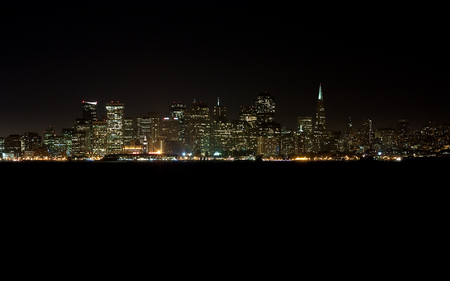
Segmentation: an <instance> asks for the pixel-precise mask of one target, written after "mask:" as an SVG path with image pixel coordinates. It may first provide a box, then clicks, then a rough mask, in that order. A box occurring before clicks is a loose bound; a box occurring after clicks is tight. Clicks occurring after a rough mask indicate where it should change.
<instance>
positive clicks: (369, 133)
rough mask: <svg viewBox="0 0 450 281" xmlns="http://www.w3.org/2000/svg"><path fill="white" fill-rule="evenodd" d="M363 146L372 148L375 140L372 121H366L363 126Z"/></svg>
mask: <svg viewBox="0 0 450 281" xmlns="http://www.w3.org/2000/svg"><path fill="white" fill-rule="evenodd" d="M362 133H363V144H364V145H368V146H370V145H371V144H372V139H373V130H372V120H371V119H364V120H363V124H362Z"/></svg>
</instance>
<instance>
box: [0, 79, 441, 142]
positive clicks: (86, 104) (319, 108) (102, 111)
mask: <svg viewBox="0 0 450 281" xmlns="http://www.w3.org/2000/svg"><path fill="white" fill-rule="evenodd" d="M318 88H319V90H318V95H317V93H316V96H318V98H316V103H317V105H316V107H312V109H315V110H314V114H310V115H311V116H313V115H314V116H315V118H314V122H315V123H314V126H313V129H314V131H316V130H317V126H318V123H317V122H318V121H319V120H320V119H323V120H325V117H324V116H325V113H324V112H325V110H324V106H323V103H324V97H323V96H324V94H323V92H322V83H319V86H318ZM265 93H267V91H265ZM312 96H314V95H312ZM254 97H255V95H253V98H254ZM219 98H220V97H216V98H215V99H216V103H219ZM196 100H197V99H196V98H193V99H192V104H195V103H196ZM278 101H279V100H278ZM114 102H115V103H116V104H117V103H119V101H118V100H117V101H113V100H111V101H109V102H107V101H105V102H104V103H103V104H105V105H106V107H105V108H104V107H100V108H99V107H97V105H98V104H102V103H99V102H98V101H88V100H86V101H85V100H82V101H81V103H82V105H83V112H82V115H81V116H79V117H77V118H81V117H82V118H84V119H92V120H93V121H101V120H106V119H107V107H108V104H110V105H111V104H114ZM199 102H200V101H199ZM201 102H203V103H205V104H214V103H210V102H209V100H208V101H201ZM125 103H127V104H128V102H120V104H121V105H124V104H125ZM174 103H182V104H185V105H186V104H189V102H188V103H186V102H185V101H173V104H174ZM251 104H252V103H250V104H242V105H240V106H239V108H240V107H243V106H249V105H251ZM93 105H95V112H93V113H91V112H89V109H88V108H90V107H91V108H92V106H93ZM171 105H172V103H171V104H169V105H167V106H166V108H165V109H164V110H161V111H159V110H154V108H149V109H148V110H147V111H146V112H158V113H159V114H160V115H161V116H166V115H167V116H168V115H169V111H170V110H171V109H170V106H171ZM222 105H223V106H225V107H226V108H227V110H228V112H230V111H231V112H233V113H234V114H233V115H235V116H233V115H232V116H231V118H230V114H228V117H229V119H233V120H237V119H238V118H239V116H238V115H239V113H238V112H237V111H238V110H239V108H235V109H233V108H229V107H228V106H227V104H226V101H223V99H222ZM327 105H328V104H327ZM328 106H330V105H328ZM331 107H333V105H331ZM72 108H76V109H78V110H79V108H78V106H76V105H75V104H74V105H72V106H71V109H70V110H69V111H72ZM127 109H128V110H130V108H129V107H127ZM312 109H311V110H309V112H310V113H311V112H313V110H312ZM131 111H132V112H136V111H133V110H131ZM322 112H323V116H322V117H321V116H320V115H321V114H322ZM144 113H145V111H144V112H140V113H136V114H133V115H132V114H128V113H127V111H126V112H125V117H128V118H136V117H138V116H139V115H142V114H144ZM211 113H212V112H211ZM91 114H92V115H91ZM327 114H328V113H327ZM306 115H307V114H298V115H297V116H291V117H292V118H291V119H292V120H290V122H288V123H289V124H295V125H294V126H292V127H288V126H285V125H284V124H283V123H281V122H278V123H280V124H281V126H282V127H283V128H286V129H298V118H299V117H301V116H306ZM97 117H98V118H97ZM274 118H276V117H274ZM72 119H73V118H72ZM72 119H71V120H67V122H66V120H62V119H59V118H58V116H54V121H55V122H51V123H50V124H47V125H45V124H43V126H41V127H40V128H39V129H38V130H21V129H20V128H18V129H16V130H15V131H13V132H6V135H11V134H23V133H25V132H38V133H39V132H44V133H45V129H46V128H48V127H52V128H56V130H58V131H60V130H61V129H63V128H66V127H69V126H67V124H70V123H71V122H72ZM276 119H277V120H276V121H278V118H276ZM330 119H331V118H327V121H326V122H329V121H330ZM367 119H370V120H371V121H372V122H373V121H375V125H376V124H377V120H373V119H372V118H369V117H365V118H363V119H361V120H355V118H354V117H352V116H350V115H349V116H348V118H347V119H346V120H341V121H343V122H342V124H340V127H338V128H335V127H332V128H330V129H328V130H329V131H339V130H341V131H342V130H343V129H344V128H345V126H347V124H348V121H349V120H352V121H353V122H354V126H355V128H362V127H363V126H364V124H363V123H364V120H367ZM402 119H405V120H410V119H409V118H407V117H403V118H399V119H397V120H392V121H391V122H390V124H389V125H385V126H382V125H381V124H380V125H379V126H375V128H394V127H395V126H396V124H397V122H398V121H399V120H402ZM333 121H335V120H332V122H331V123H333V124H334V125H335V126H336V124H337V122H333ZM430 121H433V122H435V123H439V124H444V123H449V122H450V121H449V119H447V120H442V122H439V121H436V120H435V119H433V118H431V119H429V120H426V121H425V122H424V124H421V125H420V124H413V126H411V123H410V122H408V123H409V126H410V127H411V130H418V129H421V128H422V127H424V126H427V125H428V123H429V122H430ZM63 122H64V124H63ZM294 122H295V123H294ZM322 123H323V122H322ZM53 124H58V125H57V126H54V125H53ZM61 124H63V125H61ZM2 125H5V124H2ZM320 126H322V128H321V129H319V131H322V133H324V132H327V126H326V125H324V124H321V125H320ZM25 128H27V126H25ZM6 135H5V134H4V135H0V137H2V136H3V137H5V136H6Z"/></svg>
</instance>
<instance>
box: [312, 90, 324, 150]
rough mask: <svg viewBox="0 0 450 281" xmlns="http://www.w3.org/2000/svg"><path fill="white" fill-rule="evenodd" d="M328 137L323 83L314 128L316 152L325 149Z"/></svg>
mask: <svg viewBox="0 0 450 281" xmlns="http://www.w3.org/2000/svg"><path fill="white" fill-rule="evenodd" d="M326 137H327V125H326V119H325V107H324V102H323V94H322V83H320V84H319V96H318V98H317V111H316V120H315V126H314V138H315V148H314V150H315V151H316V152H319V151H322V150H324V149H325V144H324V142H326Z"/></svg>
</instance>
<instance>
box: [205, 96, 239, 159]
mask: <svg viewBox="0 0 450 281" xmlns="http://www.w3.org/2000/svg"><path fill="white" fill-rule="evenodd" d="M226 116H227V108H226V107H225V106H223V105H220V100H219V98H217V104H216V105H214V109H213V120H212V122H211V137H210V143H211V146H210V147H211V153H212V154H213V156H226V155H230V152H231V151H232V150H234V149H235V148H234V143H233V138H232V130H233V126H232V123H231V122H228V120H227V118H226Z"/></svg>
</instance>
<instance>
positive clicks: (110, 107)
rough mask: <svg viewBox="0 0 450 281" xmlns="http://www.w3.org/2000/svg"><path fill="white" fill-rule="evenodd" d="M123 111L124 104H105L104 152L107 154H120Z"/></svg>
mask: <svg viewBox="0 0 450 281" xmlns="http://www.w3.org/2000/svg"><path fill="white" fill-rule="evenodd" d="M124 111H125V104H123V103H119V102H117V103H114V102H111V103H107V104H106V130H107V141H106V152H107V153H108V154H114V153H121V152H122V146H123V119H124Z"/></svg>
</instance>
